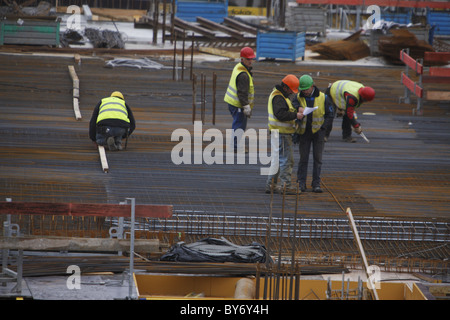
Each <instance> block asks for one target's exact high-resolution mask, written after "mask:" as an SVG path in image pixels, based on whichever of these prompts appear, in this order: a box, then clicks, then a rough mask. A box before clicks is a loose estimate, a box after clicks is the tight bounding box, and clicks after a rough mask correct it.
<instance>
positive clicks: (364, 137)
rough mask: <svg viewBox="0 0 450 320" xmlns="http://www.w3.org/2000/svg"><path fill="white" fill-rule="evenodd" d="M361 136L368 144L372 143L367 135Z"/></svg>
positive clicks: (362, 134)
mask: <svg viewBox="0 0 450 320" xmlns="http://www.w3.org/2000/svg"><path fill="white" fill-rule="evenodd" d="M359 135H360V136H361V137H362V138H363V139H364V140H366V142H367V143H370V140H369V139H367V137H366V135H365V134H364V133H363V132H361V133H360V134H359Z"/></svg>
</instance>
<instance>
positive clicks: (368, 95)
mask: <svg viewBox="0 0 450 320" xmlns="http://www.w3.org/2000/svg"><path fill="white" fill-rule="evenodd" d="M358 93H359V95H360V96H361V98H363V100H364V101H372V100H373V99H374V98H375V90H373V89H372V88H371V87H362V88H361V89H359V90H358Z"/></svg>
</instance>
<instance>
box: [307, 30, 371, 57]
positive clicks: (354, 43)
mask: <svg viewBox="0 0 450 320" xmlns="http://www.w3.org/2000/svg"><path fill="white" fill-rule="evenodd" d="M360 34H361V31H358V32H356V33H354V34H352V35H351V36H349V37H347V38H345V39H343V40H337V41H327V42H324V43H319V44H316V45H314V46H312V47H311V51H312V52H316V53H319V54H320V55H319V56H318V57H316V59H327V60H352V61H355V60H359V59H362V58H365V57H367V56H369V55H370V49H369V47H368V46H367V45H366V44H365V43H364V41H362V40H361V39H360Z"/></svg>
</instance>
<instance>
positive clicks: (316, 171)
mask: <svg viewBox="0 0 450 320" xmlns="http://www.w3.org/2000/svg"><path fill="white" fill-rule="evenodd" d="M299 82H300V85H299V87H298V90H299V92H298V94H297V96H296V99H294V101H293V106H294V108H297V109H298V110H299V112H301V113H302V114H303V115H305V112H306V110H307V108H315V107H317V109H315V110H314V111H312V112H309V113H307V114H306V115H305V116H304V117H303V119H302V120H301V121H300V120H297V121H298V122H299V126H298V129H297V133H296V134H295V137H294V143H295V142H298V143H299V151H300V161H299V163H298V171H297V181H298V184H299V188H300V191H301V192H305V191H306V176H307V173H308V160H309V153H310V150H311V145H312V148H313V161H314V164H313V176H312V177H313V178H312V182H311V186H312V191H313V192H316V193H321V192H322V189H321V187H320V172H321V169H322V153H323V148H324V146H325V140H324V138H325V131H326V129H327V128H328V127H329V126H330V125H331V124H332V122H333V115H334V112H333V102H332V101H331V98H330V97H328V96H326V95H325V94H324V93H323V92H320V90H319V89H318V88H317V87H316V86H315V85H314V81H313V78H311V76H309V75H303V76H301V77H300V79H299Z"/></svg>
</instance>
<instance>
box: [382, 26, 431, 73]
mask: <svg viewBox="0 0 450 320" xmlns="http://www.w3.org/2000/svg"><path fill="white" fill-rule="evenodd" d="M390 32H391V33H392V34H393V36H385V37H381V38H380V40H379V41H378V48H379V50H380V54H381V56H382V57H383V58H384V59H385V60H386V61H387V62H389V63H391V64H396V65H397V64H398V65H402V64H403V62H402V61H401V60H400V58H399V57H400V51H401V50H402V49H406V48H408V49H409V55H410V56H411V57H412V58H413V59H422V58H423V57H424V54H425V52H426V51H428V52H434V49H433V47H432V46H431V45H429V44H428V43H427V42H425V41H423V40H418V39H417V37H416V36H415V35H414V34H413V33H411V32H410V31H408V30H407V29H392V30H390Z"/></svg>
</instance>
